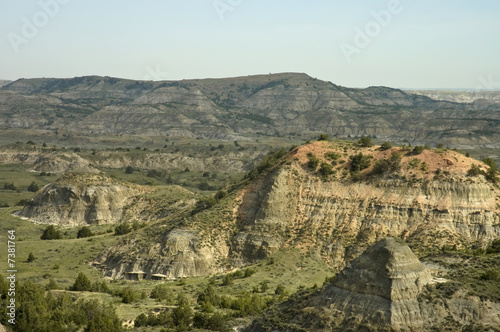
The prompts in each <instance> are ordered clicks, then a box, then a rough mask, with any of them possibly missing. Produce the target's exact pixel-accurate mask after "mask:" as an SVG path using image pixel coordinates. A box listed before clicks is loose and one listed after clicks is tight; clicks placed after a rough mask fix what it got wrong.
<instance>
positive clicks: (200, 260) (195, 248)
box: [94, 228, 220, 279]
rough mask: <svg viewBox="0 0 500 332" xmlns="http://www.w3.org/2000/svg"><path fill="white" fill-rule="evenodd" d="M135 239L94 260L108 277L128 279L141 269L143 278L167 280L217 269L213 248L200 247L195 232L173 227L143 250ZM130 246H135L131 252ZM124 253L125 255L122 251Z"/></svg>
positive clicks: (204, 274)
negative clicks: (158, 276)
mask: <svg viewBox="0 0 500 332" xmlns="http://www.w3.org/2000/svg"><path fill="white" fill-rule="evenodd" d="M143 245H144V243H138V241H137V240H136V239H128V240H125V241H124V242H123V243H122V244H120V245H118V246H115V247H113V248H110V249H108V250H106V251H104V252H103V253H102V254H101V255H100V256H99V257H98V258H97V259H96V261H95V262H94V265H96V266H103V267H104V268H105V275H106V276H108V277H111V278H122V277H124V278H127V277H128V273H129V272H135V271H140V272H144V273H145V275H144V277H145V278H146V279H150V278H151V276H152V275H162V276H163V277H164V278H166V279H176V278H182V277H192V276H206V275H211V274H213V273H215V272H217V271H220V269H218V268H217V266H216V264H215V262H214V256H215V254H214V248H211V247H208V246H203V245H202V240H201V239H200V238H199V234H198V232H197V231H193V230H190V229H185V228H178V229H174V230H172V231H170V232H168V233H166V234H163V235H162V236H160V238H159V240H158V241H157V242H156V243H154V244H152V245H150V246H148V248H147V250H143V249H144V246H143ZM130 248H135V249H133V250H132V251H131V250H130ZM124 251H126V252H127V255H126V256H124V255H123V252H124Z"/></svg>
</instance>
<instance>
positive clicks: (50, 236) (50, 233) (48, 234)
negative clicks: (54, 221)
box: [40, 225, 62, 240]
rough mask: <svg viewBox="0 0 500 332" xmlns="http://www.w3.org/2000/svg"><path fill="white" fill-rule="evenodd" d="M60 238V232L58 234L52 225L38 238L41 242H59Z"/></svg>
mask: <svg viewBox="0 0 500 332" xmlns="http://www.w3.org/2000/svg"><path fill="white" fill-rule="evenodd" d="M61 238H62V236H61V232H59V231H58V230H57V229H56V228H55V227H54V225H49V226H47V228H45V230H44V231H43V234H42V236H40V239H42V240H59V239H61Z"/></svg>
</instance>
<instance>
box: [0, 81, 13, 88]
mask: <svg viewBox="0 0 500 332" xmlns="http://www.w3.org/2000/svg"><path fill="white" fill-rule="evenodd" d="M11 82H12V81H7V80H0V87H1V86H4V85H7V84H9V83H11Z"/></svg>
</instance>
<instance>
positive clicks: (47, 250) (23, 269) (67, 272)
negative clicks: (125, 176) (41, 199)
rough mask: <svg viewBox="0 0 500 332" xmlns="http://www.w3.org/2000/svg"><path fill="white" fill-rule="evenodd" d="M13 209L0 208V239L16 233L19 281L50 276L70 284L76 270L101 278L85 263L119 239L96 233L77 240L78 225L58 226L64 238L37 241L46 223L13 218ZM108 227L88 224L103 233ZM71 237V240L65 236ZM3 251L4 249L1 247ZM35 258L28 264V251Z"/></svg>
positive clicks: (1, 263)
mask: <svg viewBox="0 0 500 332" xmlns="http://www.w3.org/2000/svg"><path fill="white" fill-rule="evenodd" d="M13 211H14V209H12V208H2V209H0V220H1V223H0V241H1V242H3V243H5V242H6V240H7V235H8V234H7V231H8V230H15V234H16V240H15V243H16V259H15V260H16V269H17V270H18V273H17V277H18V278H19V279H21V280H26V279H31V280H33V281H36V282H39V283H42V284H46V283H48V281H49V279H50V278H53V279H54V280H55V281H56V282H57V283H59V284H60V286H62V287H65V288H66V287H69V286H70V285H71V284H72V283H73V282H74V279H75V278H76V277H77V275H78V273H79V272H84V273H85V274H87V275H88V276H89V278H90V279H91V280H92V281H95V280H98V279H101V276H100V273H99V272H98V271H97V270H96V269H94V268H92V267H91V266H90V265H89V264H88V262H90V261H91V260H93V259H94V258H95V257H96V256H97V255H98V254H99V252H101V251H102V250H103V249H105V248H107V247H109V246H111V245H113V244H114V243H116V242H117V240H118V238H117V237H115V236H112V234H109V233H108V234H105V235H98V236H95V237H92V238H84V239H76V238H75V237H76V232H77V230H78V229H77V228H67V229H65V228H60V230H61V231H62V232H63V233H65V232H66V231H67V233H66V234H65V235H64V237H66V239H62V240H40V236H41V234H42V233H43V230H44V229H45V227H46V225H36V224H33V223H32V222H30V221H27V220H21V219H20V218H17V217H14V216H12V215H11V213H12V212H13ZM109 227H110V226H99V227H96V226H94V227H91V229H92V231H93V232H104V231H105V229H107V228H109ZM67 237H73V239H67ZM4 250H6V249H5V248H4ZM30 252H31V253H33V255H34V256H35V257H36V259H35V260H34V261H33V262H31V263H28V262H27V258H28V255H29V253H30ZM0 269H1V270H2V271H5V270H7V261H6V260H2V261H0Z"/></svg>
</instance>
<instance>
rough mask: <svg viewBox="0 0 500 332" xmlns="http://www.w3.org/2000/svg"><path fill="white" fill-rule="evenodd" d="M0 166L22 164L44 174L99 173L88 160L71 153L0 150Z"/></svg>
mask: <svg viewBox="0 0 500 332" xmlns="http://www.w3.org/2000/svg"><path fill="white" fill-rule="evenodd" d="M0 164H3V165H10V164H23V165H27V166H30V167H31V170H32V171H34V172H46V173H58V174H59V173H66V172H80V173H99V172H100V171H99V170H98V169H96V168H95V167H92V166H91V165H90V163H89V161H88V160H86V159H84V158H82V157H80V156H79V155H77V154H76V153H71V152H52V151H25V152H21V151H16V150H11V149H2V150H0Z"/></svg>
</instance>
